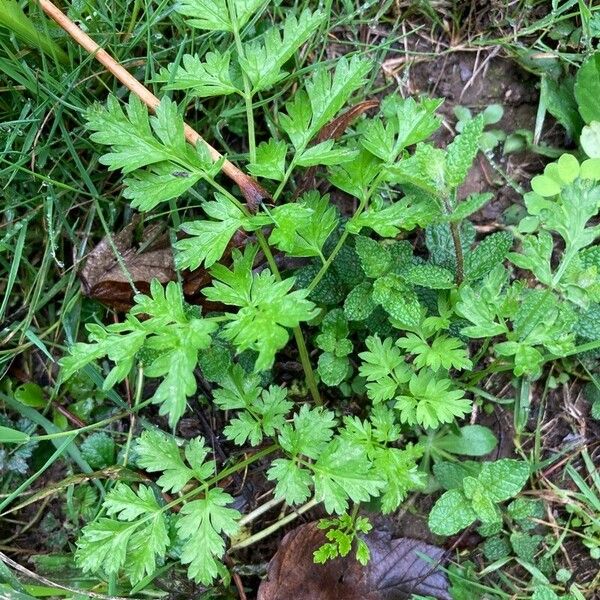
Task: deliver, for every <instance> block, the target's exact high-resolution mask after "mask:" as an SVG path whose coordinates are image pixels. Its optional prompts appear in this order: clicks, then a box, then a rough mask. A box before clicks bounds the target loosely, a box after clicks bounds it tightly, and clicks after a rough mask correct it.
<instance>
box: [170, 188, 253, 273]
mask: <svg viewBox="0 0 600 600" xmlns="http://www.w3.org/2000/svg"><path fill="white" fill-rule="evenodd" d="M202 208H203V209H204V212H205V213H206V214H207V215H208V216H209V217H212V218H213V219H214V221H187V222H186V223H184V224H183V225H182V227H181V228H182V230H183V231H185V233H187V234H188V235H190V236H191V237H187V238H183V239H181V240H178V241H177V242H176V243H175V248H176V250H177V254H176V255H175V262H176V264H177V266H178V267H179V268H181V269H197V268H198V267H199V266H200V265H201V264H202V263H204V265H205V267H207V268H208V267H210V266H212V265H213V264H214V263H215V262H217V261H218V260H219V259H220V258H221V257H222V256H223V254H224V253H225V249H226V248H227V244H229V242H230V240H231V238H232V237H233V234H234V233H235V232H236V231H237V230H238V229H246V230H250V229H253V228H254V225H253V224H252V222H251V220H250V219H249V218H247V217H246V216H245V215H244V213H243V212H242V211H241V210H240V209H239V208H238V207H237V206H235V205H234V204H233V203H232V202H231V201H230V200H229V199H227V198H226V197H225V196H223V195H222V194H218V193H216V194H215V200H214V201H212V202H206V203H204V204H203V205H202Z"/></svg>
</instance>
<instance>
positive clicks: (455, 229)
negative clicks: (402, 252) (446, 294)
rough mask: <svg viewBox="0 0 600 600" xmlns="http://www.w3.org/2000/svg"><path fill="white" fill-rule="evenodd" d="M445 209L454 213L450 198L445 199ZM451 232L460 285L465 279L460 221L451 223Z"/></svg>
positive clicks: (457, 278) (447, 212) (457, 281)
mask: <svg viewBox="0 0 600 600" xmlns="http://www.w3.org/2000/svg"><path fill="white" fill-rule="evenodd" d="M454 194H455V198H454V205H455V206H456V191H455V192H454ZM443 204H444V209H445V212H446V214H447V215H451V214H452V208H453V205H452V203H451V202H450V199H449V198H444V199H443ZM450 233H451V235H452V243H453V244H454V254H455V255H456V278H455V281H456V285H460V284H461V283H462V282H463V279H464V272H465V267H464V263H465V260H464V255H463V249H462V243H461V240H460V221H453V222H451V223H450Z"/></svg>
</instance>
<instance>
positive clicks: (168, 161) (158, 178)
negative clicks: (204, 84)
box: [87, 94, 222, 210]
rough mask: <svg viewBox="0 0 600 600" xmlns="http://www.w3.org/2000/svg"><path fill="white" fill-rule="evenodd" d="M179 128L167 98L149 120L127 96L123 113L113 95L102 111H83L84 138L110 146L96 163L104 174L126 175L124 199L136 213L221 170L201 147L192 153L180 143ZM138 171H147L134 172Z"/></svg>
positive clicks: (182, 139)
mask: <svg viewBox="0 0 600 600" xmlns="http://www.w3.org/2000/svg"><path fill="white" fill-rule="evenodd" d="M183 127H184V126H183V118H182V116H181V115H180V114H179V112H178V110H177V106H176V104H175V103H174V102H172V101H171V100H169V99H168V98H163V100H162V101H161V103H160V104H159V105H158V107H157V108H156V116H155V117H152V118H149V117H148V111H147V109H146V107H145V106H143V105H142V103H141V101H140V100H138V99H137V97H136V96H134V95H133V94H132V95H131V96H130V99H129V104H128V106H127V113H124V112H123V109H122V108H121V105H120V104H119V101H118V100H117V99H116V98H115V97H114V96H109V98H108V101H107V104H106V107H101V106H99V105H97V106H94V107H93V108H91V109H90V110H89V111H88V113H87V128H88V129H90V130H91V131H93V132H94V133H92V135H91V136H90V138H91V139H92V140H93V141H95V142H98V143H100V144H106V145H109V146H111V147H112V151H111V152H109V153H108V154H105V155H103V156H102V157H100V162H101V163H102V164H105V165H108V166H109V169H110V170H115V169H121V170H122V171H123V173H125V174H129V173H131V176H130V177H128V178H127V179H126V180H125V183H126V185H127V186H128V187H127V188H126V189H125V196H126V197H127V198H130V199H131V200H132V206H133V207H139V208H141V209H142V210H150V209H151V208H153V207H154V206H156V205H157V204H158V203H160V202H164V201H166V200H170V199H172V198H175V197H177V196H179V195H181V194H183V193H184V192H185V191H186V190H188V189H189V188H190V187H191V186H192V185H194V183H196V182H197V181H198V180H199V179H200V178H204V177H206V178H211V177H214V176H215V175H216V173H218V172H219V170H220V169H221V165H222V161H217V162H214V161H213V160H212V158H211V156H210V154H209V153H208V150H207V148H206V145H205V144H204V143H202V142H200V143H199V145H198V147H197V148H195V149H194V148H193V147H192V146H190V145H189V144H188V143H187V142H186V140H185V136H184V128H183ZM142 167H149V169H148V170H146V171H138V169H140V168H142ZM134 171H135V173H134Z"/></svg>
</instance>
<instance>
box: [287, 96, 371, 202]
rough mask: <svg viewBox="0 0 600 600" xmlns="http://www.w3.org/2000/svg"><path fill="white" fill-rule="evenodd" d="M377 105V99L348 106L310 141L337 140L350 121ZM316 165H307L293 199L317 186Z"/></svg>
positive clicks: (314, 142)
mask: <svg viewBox="0 0 600 600" xmlns="http://www.w3.org/2000/svg"><path fill="white" fill-rule="evenodd" d="M376 106H379V100H375V99H373V100H365V101H364V102H359V103H358V104H356V105H354V106H353V107H352V108H349V109H348V110H347V111H346V112H344V113H342V114H341V115H340V116H339V117H336V118H335V119H333V121H330V122H329V123H327V125H325V127H323V128H322V129H321V131H319V133H318V134H317V135H316V136H315V137H314V138H313V140H312V143H313V144H318V143H320V142H325V141H327V140H337V139H338V138H339V137H341V135H342V134H343V133H344V131H346V129H348V127H349V126H350V123H352V121H354V120H355V119H356V118H358V117H359V116H360V115H362V114H363V113H365V112H367V111H368V110H371V109H372V108H375V107H376ZM316 174H317V167H309V168H308V169H306V171H305V172H304V174H303V175H302V177H301V178H300V179H299V181H298V186H297V187H296V191H295V192H294V196H293V199H296V198H299V197H300V196H301V195H302V194H304V192H307V191H308V190H313V189H315V188H316V187H317V182H316Z"/></svg>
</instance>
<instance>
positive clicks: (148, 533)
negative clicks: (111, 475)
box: [75, 483, 169, 584]
mask: <svg viewBox="0 0 600 600" xmlns="http://www.w3.org/2000/svg"><path fill="white" fill-rule="evenodd" d="M104 508H105V509H106V510H107V514H108V515H112V516H116V517H117V518H118V519H119V520H118V521H117V520H113V519H107V518H101V519H99V520H97V521H95V522H92V523H90V524H89V525H86V526H85V527H84V528H83V530H82V536H81V537H80V538H79V540H78V542H77V552H76V554H75V558H76V561H77V564H78V565H79V566H80V567H81V568H82V569H83V570H84V571H86V572H89V571H95V572H97V571H100V570H103V571H105V572H106V573H107V574H111V573H115V574H116V573H117V572H118V571H119V570H120V569H121V568H125V570H126V572H127V573H128V575H129V578H130V580H131V582H132V584H135V583H137V582H139V581H141V580H142V579H143V578H144V577H145V576H146V575H152V573H154V571H155V569H156V558H157V557H163V556H164V555H165V553H166V551H167V547H168V546H169V535H168V531H167V524H166V521H165V517H164V514H163V511H162V509H161V507H160V505H159V504H158V502H157V500H156V497H155V496H154V492H153V491H152V490H151V488H150V487H148V486H145V485H140V486H139V488H138V490H137V492H135V491H134V490H133V489H131V488H130V487H129V486H127V485H125V484H124V483H117V484H116V485H115V487H114V488H113V489H112V490H111V491H110V492H109V493H108V494H107V495H106V499H105V501H104Z"/></svg>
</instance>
